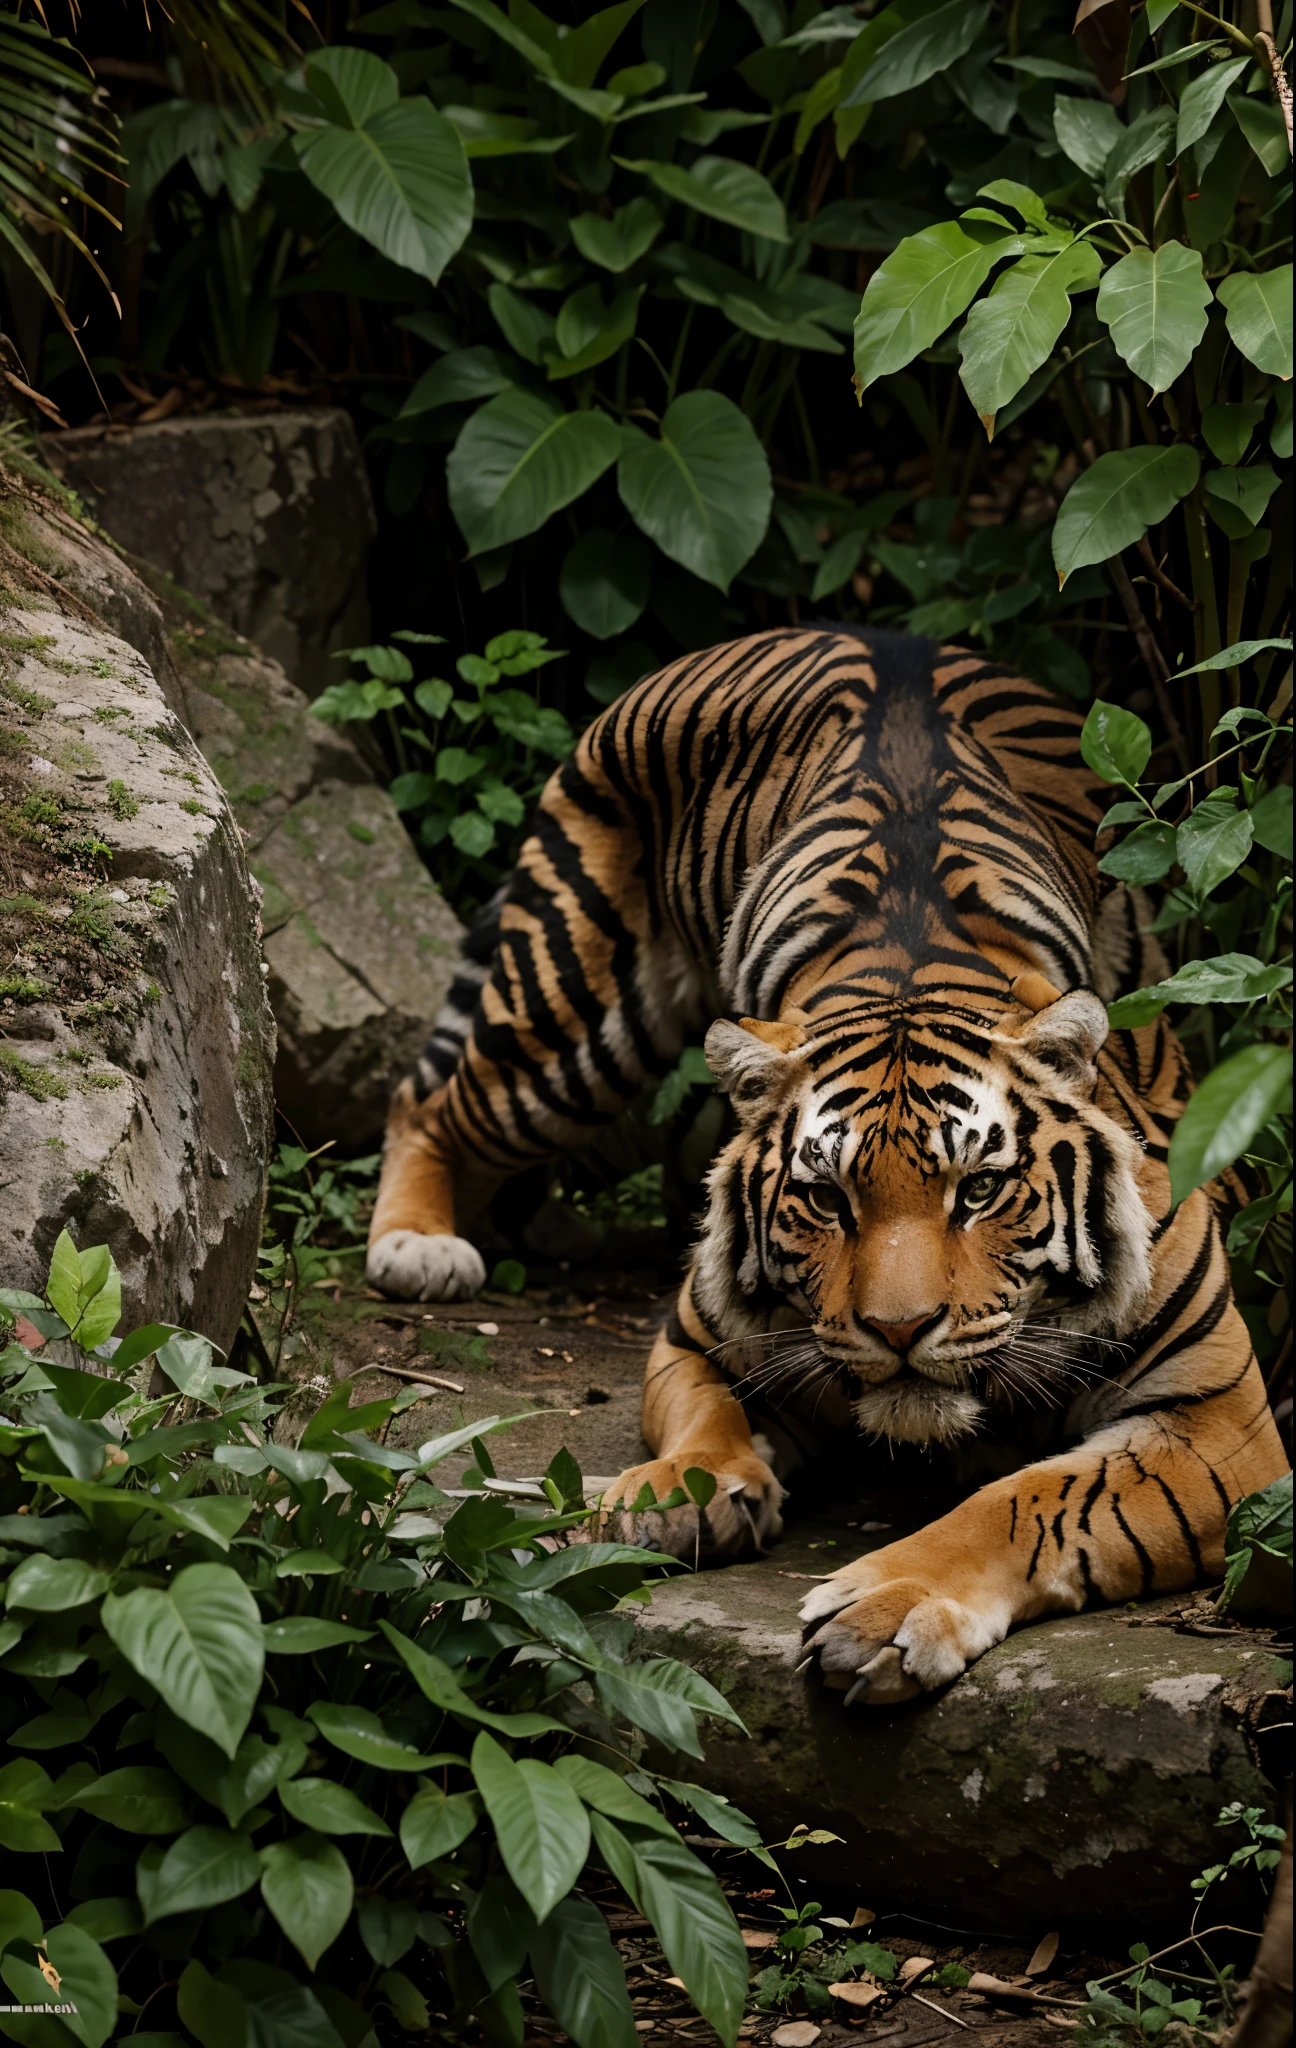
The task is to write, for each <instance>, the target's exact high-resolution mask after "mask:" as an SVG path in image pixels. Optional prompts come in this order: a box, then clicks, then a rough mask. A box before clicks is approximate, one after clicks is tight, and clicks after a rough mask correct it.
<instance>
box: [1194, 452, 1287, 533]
mask: <svg viewBox="0 0 1296 2048" xmlns="http://www.w3.org/2000/svg"><path fill="white" fill-rule="evenodd" d="M1202 486H1203V488H1204V490H1205V492H1206V496H1207V498H1208V500H1210V501H1211V502H1210V505H1209V508H1208V509H1209V510H1210V511H1212V512H1215V513H1218V512H1219V511H1220V510H1223V511H1225V512H1226V513H1231V514H1232V516H1233V521H1234V522H1235V523H1237V525H1238V526H1239V531H1238V532H1237V533H1234V534H1232V535H1231V537H1232V538H1233V539H1234V540H1240V539H1242V538H1243V536H1244V535H1245V534H1246V533H1248V532H1250V531H1251V529H1252V528H1253V527H1256V526H1258V525H1259V524H1260V521H1261V520H1262V519H1263V518H1264V515H1265V508H1266V507H1267V505H1268V503H1269V500H1270V498H1272V496H1273V494H1274V492H1275V491H1276V490H1277V488H1278V477H1277V473H1276V471H1274V470H1272V469H1270V467H1269V465H1268V463H1267V462H1254V463H1252V464H1251V466H1250V468H1249V469H1210V470H1207V472H1206V475H1205V476H1204V477H1203V478H1202ZM1221 523H1223V522H1221ZM1229 530H1230V529H1229V527H1228V526H1227V525H1226V526H1225V532H1229Z"/></svg>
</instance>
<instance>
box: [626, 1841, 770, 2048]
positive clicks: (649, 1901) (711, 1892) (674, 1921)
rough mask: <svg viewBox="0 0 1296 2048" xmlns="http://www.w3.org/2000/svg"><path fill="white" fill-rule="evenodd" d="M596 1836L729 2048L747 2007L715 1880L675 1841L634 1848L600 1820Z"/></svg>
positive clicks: (730, 1922)
mask: <svg viewBox="0 0 1296 2048" xmlns="http://www.w3.org/2000/svg"><path fill="white" fill-rule="evenodd" d="M595 1832H596V1835H597V1840H598V1845H599V1848H600V1850H601V1851H602V1852H603V1856H604V1859H605V1860H606V1861H607V1862H608V1864H609V1867H610V1868H611V1869H612V1870H613V1871H614V1873H615V1875H616V1876H617V1877H618V1879H619V1880H620V1881H621V1882H622V1883H623V1884H626V1888H627V1890H629V1891H630V1893H631V1896H632V1897H633V1898H634V1899H635V1900H636V1902H637V1904H638V1905H639V1908H640V1910H641V1911H642V1912H643V1913H644V1914H646V1916H647V1918H648V1919H649V1920H651V1922H652V1924H653V1929H654V1931H655V1933H656V1935H657V1939H658V1940H659V1941H660V1943H661V1945H662V1949H663V1951H664V1952H665V1955H666V1959H667V1961H668V1962H669V1963H670V1966H671V1969H672V1970H673V1971H674V1973H675V1975H676V1976H677V1977H679V1978H680V1979H681V1980H682V1981H683V1983H684V1985H685V1986H686V1988H687V1990H688V1995H689V1997H690V1998H691V1999H692V2000H693V2003H694V2005H695V2006H696V2007H697V2009H698V2011H699V2012H700V2013H701V2014H702V2015H703V2017H704V2018H705V2019H708V2020H710V2022H711V2024H712V2026H713V2027H714V2028H715V2030H716V2032H717V2034H718V2035H719V2036H720V2039H721V2040H722V2041H723V2042H724V2043H725V2044H726V2048H733V2043H734V2040H735V2038H736V2036H737V2033H738V2028H739V2026H740V2025H741V2023H742V2015H743V2006H744V2003H745V2002H746V1995H747V1971H748V1964H747V1951H746V1949H745V1948H744V1946H743V1940H742V1936H741V1934H740V1933H739V1931H738V1927H737V1923H736V1922H735V1920H734V1916H733V1912H732V1909H731V1907H730V1905H729V1902H728V1900H727V1899H726V1898H725V1895H724V1893H723V1892H722V1891H721V1889H720V1887H719V1885H718V1884H717V1882H716V1880H715V1878H714V1877H713V1876H712V1874H711V1872H710V1871H709V1870H708V1869H707V1868H706V1865H705V1864H703V1863H700V1862H699V1861H698V1859H697V1857H696V1856H694V1855H693V1854H691V1852H690V1851H689V1850H688V1849H686V1848H685V1846H684V1844H683V1842H681V1841H680V1840H679V1839H678V1838H676V1839H675V1840H673V1841H667V1840H666V1839H665V1837H664V1836H662V1835H657V1834H652V1835H644V1836H636V1837H635V1838H634V1839H633V1841H632V1840H631V1838H629V1837H627V1836H626V1835H624V1834H622V1832H621V1830H620V1829H619V1828H618V1827H617V1826H616V1824H615V1823H614V1822H612V1821H610V1820H607V1819H605V1818H603V1817H602V1816H601V1815H600V1816H597V1817H596V1821H595ZM627 1863H629V1864H630V1867H629V1868H627V1867H626V1866H627ZM627 1879H628V1880H629V1882H628V1883H627Z"/></svg>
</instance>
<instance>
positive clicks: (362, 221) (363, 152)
mask: <svg viewBox="0 0 1296 2048" xmlns="http://www.w3.org/2000/svg"><path fill="white" fill-rule="evenodd" d="M360 58H363V59H364V60H365V62H366V63H367V64H368V65H371V66H374V67H375V68H376V69H381V70H383V71H386V72H387V76H388V78H389V79H390V80H391V86H392V89H393V95H394V92H395V91H398V90H399V88H398V87H397V82H396V77H395V73H394V72H392V71H390V70H389V69H388V67H387V66H386V65H381V64H380V63H379V60H378V59H377V58H375V57H370V56H368V53H367V52H363V51H360V50H353V49H347V50H321V51H319V52H318V53H317V54H316V55H315V56H313V57H311V58H309V59H308V60H307V64H306V74H305V75H306V82H307V85H308V86H310V87H311V88H312V89H315V87H316V84H317V82H321V83H322V82H324V81H326V80H327V81H331V82H333V83H334V84H340V82H341V79H342V74H343V71H344V70H345V71H346V72H347V73H348V74H349V73H350V72H351V71H352V67H353V65H354V61H355V60H356V59H360ZM383 90H384V91H385V88H383ZM361 105H367V106H368V107H369V111H368V113H366V114H365V115H364V117H363V119H357V118H356V115H357V111H358V108H359V106H361ZM348 111H349V112H351V114H352V118H353V120H354V121H355V125H354V126H351V127H335V126H330V127H327V128H312V129H309V130H306V131H305V132H303V133H301V134H298V135H295V136H294V137H293V149H294V150H295V152H296V155H297V161H298V162H299V164H300V165H301V168H302V169H303V171H304V172H305V173H306V176H307V177H308V178H309V179H310V181H311V183H312V184H313V185H314V186H315V188H316V190H317V191H319V192H322V193H323V195H324V197H325V198H326V199H329V200H331V201H332V203H333V205H334V206H335V207H336V209H337V212H338V215H339V217H340V218H341V220H342V221H343V222H344V223H345V224H346V226H347V227H349V228H351V229H352V230H353V231H354V232H355V233H356V234H357V235H359V236H360V237H361V238H362V239H363V240H364V241H366V242H369V243H371V244H372V246H373V247H374V248H375V249H377V250H379V251H380V252H381V254H382V255H384V256H386V257H387V258H388V259H389V260H390V261H391V262H392V263H398V264H400V265H401V266H402V268H403V269H406V270H412V271H414V272H416V273H417V275H418V276H420V277H426V278H430V279H431V281H432V283H433V284H437V283H439V281H440V278H441V273H442V271H443V270H444V269H445V267H446V264H447V263H448V262H449V261H450V258H451V257H452V256H453V255H454V254H455V252H456V251H457V250H458V249H459V248H460V247H461V246H462V244H463V243H464V242H465V241H466V239H467V237H468V233H469V230H470V229H471V227H472V209H473V188H472V174H471V172H470V171H469V169H468V160H467V158H466V157H465V155H464V147H463V143H462V142H461V141H460V139H459V137H458V135H457V134H456V133H455V131H454V129H453V127H452V126H451V124H450V123H449V121H447V120H445V119H444V118H443V117H442V116H441V115H440V114H438V113H437V111H436V109H435V107H434V106H433V105H432V102H431V101H430V100H427V99H424V98H422V97H421V96H418V97H415V98H412V99H407V100H398V99H396V98H395V97H394V96H393V97H391V98H388V99H385V100H383V101H382V103H378V97H377V94H376V93H374V94H370V95H369V96H367V97H365V98H363V99H361V98H357V99H356V101H355V104H354V106H353V107H352V108H350V109H348Z"/></svg>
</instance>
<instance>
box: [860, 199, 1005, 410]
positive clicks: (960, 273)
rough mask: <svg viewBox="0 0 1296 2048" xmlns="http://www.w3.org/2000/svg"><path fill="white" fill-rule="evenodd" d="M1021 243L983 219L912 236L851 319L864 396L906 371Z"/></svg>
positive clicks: (883, 267)
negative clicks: (887, 378)
mask: <svg viewBox="0 0 1296 2048" xmlns="http://www.w3.org/2000/svg"><path fill="white" fill-rule="evenodd" d="M1025 246H1026V243H1025V238H1024V237H1023V236H1021V235H1014V234H1011V233H1009V232H1008V230H1007V229H1006V228H1005V229H1002V230H998V231H997V230H996V229H995V228H994V227H993V226H991V224H990V223H989V222H988V221H979V220H976V221H968V222H966V223H963V222H960V221H953V220H943V221H938V222H937V223H936V225H935V226H934V227H930V228H924V229H923V230H922V232H921V233H920V234H917V235H909V236H907V237H906V239H905V240H904V241H903V242H901V244H900V246H899V247H898V248H897V249H895V250H894V251H893V252H892V254H891V255H890V256H888V257H887V258H886V260H885V262H883V263H881V264H879V266H878V268H877V269H876V270H875V271H874V273H873V275H872V277H871V278H870V279H869V281H868V286H867V289H866V290H865V293H864V297H863V300H862V301H861V303H860V310H859V317H858V318H857V320H856V322H855V381H856V385H857V387H858V389H859V390H860V391H861V392H863V391H867V389H868V387H869V385H870V384H873V383H876V381H877V379H878V378H879V377H885V376H887V375H888V374H889V373H890V372H892V371H894V370H903V369H904V367H905V365H906V363H911V362H912V361H913V359H914V357H915V356H916V355H920V354H921V353H922V351H923V349H925V348H930V347H931V345H932V343H933V342H934V341H936V340H937V339H938V338H939V336H940V335H942V334H943V333H944V332H945V329H946V328H947V327H948V326H949V324H950V322H951V320H956V319H957V318H958V316H959V314H960V313H962V312H964V311H965V310H966V308H967V307H968V306H969V305H970V304H971V302H972V300H973V299H974V298H975V297H976V295H977V293H978V292H979V291H980V289H981V287H982V285H983V284H984V283H985V281H986V279H987V278H988V277H989V275H990V272H991V271H992V270H993V268H994V266H995V264H996V263H997V262H998V261H999V260H1000V258H1001V257H1004V256H1016V255H1019V254H1020V253H1021V251H1022V249H1023V248H1024V247H1025Z"/></svg>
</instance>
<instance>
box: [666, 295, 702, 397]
mask: <svg viewBox="0 0 1296 2048" xmlns="http://www.w3.org/2000/svg"><path fill="white" fill-rule="evenodd" d="M696 311H697V307H696V305H695V304H694V303H693V301H692V300H691V299H690V300H689V303H688V305H687V307H686V308H685V311H684V318H683V320H682V321H681V322H680V331H679V339H678V341H677V342H676V343H675V353H674V355H673V356H672V357H671V366H670V376H669V377H668V378H667V379H666V403H667V405H669V404H670V403H671V401H672V400H673V399H674V396H675V392H676V389H677V387H678V385H679V380H680V371H681V370H682V369H683V367H684V351H685V349H686V348H687V347H688V338H689V329H690V328H691V327H692V325H693V315H694V314H695V313H696Z"/></svg>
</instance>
